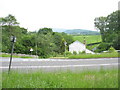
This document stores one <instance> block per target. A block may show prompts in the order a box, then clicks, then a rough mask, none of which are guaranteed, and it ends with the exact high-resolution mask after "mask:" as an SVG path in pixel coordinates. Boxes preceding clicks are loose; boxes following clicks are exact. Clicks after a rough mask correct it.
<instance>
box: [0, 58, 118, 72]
mask: <svg viewBox="0 0 120 90" xmlns="http://www.w3.org/2000/svg"><path fill="white" fill-rule="evenodd" d="M118 60H119V59H118V58H98V59H24V58H13V60H12V66H11V70H19V71H25V72H27V71H39V70H42V71H58V70H72V71H81V70H94V69H95V70H99V69H100V68H101V67H102V68H104V69H111V68H116V69H118ZM0 62H1V63H2V66H0V69H2V71H5V70H8V66H9V58H5V57H4V58H0Z"/></svg>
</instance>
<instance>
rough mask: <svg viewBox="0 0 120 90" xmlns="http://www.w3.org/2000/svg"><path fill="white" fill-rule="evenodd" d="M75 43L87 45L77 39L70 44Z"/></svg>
mask: <svg viewBox="0 0 120 90" xmlns="http://www.w3.org/2000/svg"><path fill="white" fill-rule="evenodd" d="M74 43H79V44H82V45H85V44H83V43H81V42H80V41H78V40H76V41H75V42H73V43H71V44H70V45H72V44H74ZM70 45H69V46H70Z"/></svg>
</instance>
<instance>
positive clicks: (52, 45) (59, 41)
mask: <svg viewBox="0 0 120 90" xmlns="http://www.w3.org/2000/svg"><path fill="white" fill-rule="evenodd" d="M0 27H1V28H2V43H1V44H0V45H1V46H2V52H6V53H10V52H11V42H10V37H11V36H12V35H14V36H16V38H17V41H16V43H15V47H14V53H21V54H31V52H30V49H31V48H32V49H33V52H32V54H33V55H38V56H40V57H41V58H47V57H50V56H56V55H57V54H61V55H63V54H64V52H65V48H66V49H68V45H69V44H70V43H72V42H73V41H74V40H73V37H72V36H71V35H67V34H66V33H58V32H53V31H52V29H51V28H40V29H39V30H38V31H37V32H35V31H34V32H28V30H27V29H25V28H23V27H20V26H19V23H18V22H17V20H16V18H15V17H14V16H13V15H8V16H6V17H1V18H0ZM64 42H67V47H65V45H64Z"/></svg>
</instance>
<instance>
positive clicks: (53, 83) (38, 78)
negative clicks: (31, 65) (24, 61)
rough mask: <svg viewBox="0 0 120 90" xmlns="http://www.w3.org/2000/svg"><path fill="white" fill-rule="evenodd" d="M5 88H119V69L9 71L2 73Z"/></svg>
mask: <svg viewBox="0 0 120 90" xmlns="http://www.w3.org/2000/svg"><path fill="white" fill-rule="evenodd" d="M2 76H3V77H2V80H3V81H2V87H3V88H118V70H116V69H112V70H103V69H101V70H100V71H82V72H77V73H75V72H70V71H66V72H54V73H52V72H34V73H18V72H15V71H14V72H11V73H10V74H9V75H8V73H7V72H3V74H2Z"/></svg>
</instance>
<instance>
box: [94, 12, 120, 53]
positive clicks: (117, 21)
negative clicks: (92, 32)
mask: <svg viewBox="0 0 120 90" xmlns="http://www.w3.org/2000/svg"><path fill="white" fill-rule="evenodd" d="M95 26H96V27H97V28H98V29H99V30H100V33H101V37H102V41H103V42H105V43H110V44H111V46H113V47H114V48H115V49H118V50H119V49H120V42H119V39H120V37H119V36H120V10H117V11H115V12H113V13H111V14H110V15H108V16H107V17H98V18H95ZM101 46H102V49H101V51H102V50H107V49H108V48H109V47H110V46H109V45H107V46H105V45H103V44H102V45H100V46H99V49H100V47H101ZM98 51H99V50H98Z"/></svg>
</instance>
